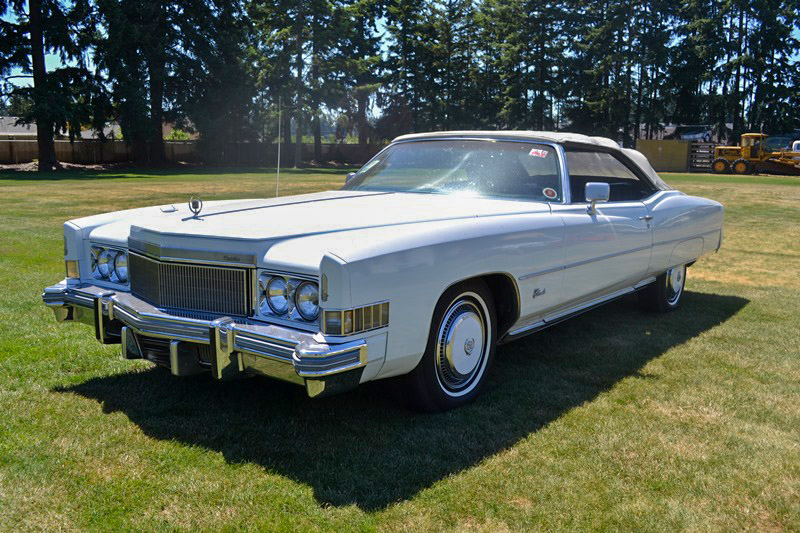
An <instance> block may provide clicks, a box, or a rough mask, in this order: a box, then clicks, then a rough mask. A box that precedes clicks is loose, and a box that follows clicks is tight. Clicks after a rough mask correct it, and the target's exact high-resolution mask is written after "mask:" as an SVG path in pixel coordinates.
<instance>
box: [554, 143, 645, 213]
mask: <svg viewBox="0 0 800 533" xmlns="http://www.w3.org/2000/svg"><path fill="white" fill-rule="evenodd" d="M566 155H567V168H568V169H569V186H570V189H571V190H572V201H573V202H585V201H586V198H585V196H584V193H585V188H586V184H587V183H588V182H590V181H594V182H601V183H608V184H609V186H610V189H611V196H610V198H609V201H610V202H624V201H634V200H642V199H644V198H647V197H648V196H650V195H651V194H652V193H653V192H654V191H655V188H654V187H653V185H652V184H650V183H649V182H647V181H645V180H642V179H640V178H639V177H638V176H637V175H636V174H634V173H633V172H632V171H631V170H630V169H629V168H628V167H627V166H625V165H624V164H623V163H622V162H621V161H620V160H619V159H617V158H616V157H614V156H613V155H612V154H609V153H606V152H594V151H591V150H570V149H567V150H566Z"/></svg>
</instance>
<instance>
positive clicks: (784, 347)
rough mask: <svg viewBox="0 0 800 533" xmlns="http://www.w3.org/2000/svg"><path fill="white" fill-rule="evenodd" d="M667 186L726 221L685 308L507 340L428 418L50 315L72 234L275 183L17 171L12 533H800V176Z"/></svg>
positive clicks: (260, 175)
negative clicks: (181, 370)
mask: <svg viewBox="0 0 800 533" xmlns="http://www.w3.org/2000/svg"><path fill="white" fill-rule="evenodd" d="M344 172H345V171H341V170H340V171H327V170H326V171H307V172H304V171H299V172H289V171H286V172H282V174H281V176H282V186H281V194H293V193H302V192H310V191H315V190H319V189H324V188H333V187H338V186H339V185H340V184H341V183H342V182H343V174H344ZM664 178H665V179H666V181H667V182H669V183H671V184H673V185H674V186H675V187H677V188H679V189H681V190H683V191H685V192H687V193H690V194H699V195H703V196H707V197H710V198H714V199H717V200H719V201H721V202H722V203H723V204H725V206H726V209H727V210H726V226H725V243H724V245H723V248H722V250H721V251H720V253H719V254H716V255H713V256H710V257H708V258H704V259H703V260H701V261H700V262H698V263H697V264H696V265H695V266H694V267H693V268H691V269H690V270H689V277H688V285H687V291H688V292H687V293H686V295H685V301H684V304H683V307H682V308H681V309H680V310H678V311H677V312H675V313H671V314H668V315H656V314H643V313H641V312H640V311H639V310H638V308H637V307H636V305H635V302H634V301H633V300H623V301H620V302H617V303H614V304H611V305H609V306H606V307H604V308H601V309H598V310H595V311H593V312H590V313H588V314H585V315H583V316H581V317H579V318H577V319H574V320H572V321H569V322H567V323H564V324H562V325H559V326H556V327H553V328H551V329H549V330H546V331H544V332H541V333H539V334H536V335H534V336H531V337H528V338H526V339H524V340H521V341H518V342H516V343H513V344H509V345H506V346H503V347H501V348H500V349H499V350H498V360H497V364H496V366H495V368H494V372H493V374H492V377H491V380H490V383H489V386H488V387H487V388H486V389H485V392H484V394H483V396H482V397H481V398H480V399H479V400H478V401H477V402H475V403H474V404H472V405H470V406H468V407H466V408H463V409H460V410H457V411H454V412H450V413H446V414H440V415H418V414H414V413H411V412H409V411H407V410H405V409H403V408H402V407H400V406H399V404H398V403H397V402H396V401H395V400H394V399H393V396H392V395H391V394H390V392H391V390H390V387H389V386H388V385H387V384H386V383H382V382H376V383H372V384H369V385H367V386H365V387H362V388H360V389H358V390H356V391H355V392H353V393H349V394H346V395H342V396H338V397H334V398H330V399H325V400H310V399H308V398H307V397H306V395H305V392H304V390H303V389H301V388H299V387H294V386H292V385H287V384H283V383H279V382H273V381H270V380H267V379H259V378H253V379H249V380H244V381H240V382H234V383H217V382H214V381H212V380H211V379H210V377H207V376H199V377H195V378H188V379H187V378H183V379H180V378H173V377H172V376H171V375H170V374H169V373H168V372H166V371H163V370H161V369H157V368H154V367H153V366H152V365H150V364H149V363H145V362H142V361H134V362H131V361H126V360H123V359H121V358H120V356H119V347H118V346H101V345H99V344H98V343H97V342H96V341H95V340H94V335H93V331H91V330H90V329H89V328H88V327H85V326H82V325H78V324H56V323H55V322H54V320H53V317H52V313H51V312H50V311H49V310H48V309H46V308H45V307H44V306H43V305H42V304H41V299H40V294H41V289H42V288H43V287H44V286H46V285H48V284H52V283H54V282H56V281H58V280H60V279H61V278H62V277H63V269H64V266H63V261H62V230H61V225H62V223H63V221H64V220H67V219H70V218H75V217H79V216H83V215H88V214H91V213H97V212H102V211H108V210H116V209H122V208H128V207H135V206H144V205H148V204H155V203H170V202H173V203H184V202H186V201H187V199H188V198H189V197H190V196H191V195H198V194H199V195H201V196H202V197H203V198H204V199H216V198H246V197H258V196H272V195H274V192H275V176H274V172H272V171H259V170H252V171H251V170H242V171H238V170H237V171H231V170H226V171H221V172H217V171H213V170H204V171H196V170H193V169H190V170H186V171H185V172H182V171H169V172H147V173H142V172H126V171H119V172H117V171H108V172H100V173H91V172H84V173H69V172H67V173H58V174H53V175H49V176H44V179H42V178H40V177H39V176H38V175H36V174H13V173H0V530H4V531H11V530H20V529H47V530H53V529H66V530H74V529H94V530H108V529H145V530H154V529H159V530H161V529H206V530H213V529H219V528H229V529H257V530H270V529H295V530H308V529H318V530H335V531H341V530H354V529H359V530H363V529H375V530H398V531H400V530H402V531H414V530H431V529H434V530H441V529H446V530H456V531H462V530H472V529H477V530H492V531H495V530H520V529H554V528H558V529H574V530H586V529H617V530H631V529H636V530H650V531H671V530H677V529H692V530H714V531H718V530H729V529H749V530H798V529H800V342H799V339H798V336H799V335H800V318H799V317H800V275H798V274H799V273H800V245H798V238H799V237H800V209H798V205H800V186H798V185H800V179H798V178H777V177H733V176H709V175H686V174H671V175H670V174H666V175H664Z"/></svg>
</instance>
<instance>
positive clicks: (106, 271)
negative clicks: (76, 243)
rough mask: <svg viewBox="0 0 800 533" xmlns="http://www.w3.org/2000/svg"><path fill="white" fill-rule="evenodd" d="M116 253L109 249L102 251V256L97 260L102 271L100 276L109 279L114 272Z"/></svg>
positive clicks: (98, 267) (99, 269) (98, 268)
mask: <svg viewBox="0 0 800 533" xmlns="http://www.w3.org/2000/svg"><path fill="white" fill-rule="evenodd" d="M115 255H116V254H115V253H114V252H113V251H111V250H108V249H104V250H103V251H102V252H100V257H99V258H98V260H97V270H98V271H99V272H100V277H101V278H103V279H109V278H110V277H111V274H113V273H114V256H115Z"/></svg>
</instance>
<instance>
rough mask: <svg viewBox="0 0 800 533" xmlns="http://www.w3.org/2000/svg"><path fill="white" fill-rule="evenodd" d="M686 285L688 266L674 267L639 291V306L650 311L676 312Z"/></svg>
mask: <svg viewBox="0 0 800 533" xmlns="http://www.w3.org/2000/svg"><path fill="white" fill-rule="evenodd" d="M685 284H686V265H679V266H676V267H672V268H670V269H669V270H667V271H666V272H664V273H663V274H661V275H660V276H658V278H656V281H655V282H654V283H651V284H650V285H648V286H647V288H645V289H642V290H641V291H639V304H641V306H642V307H644V308H645V309H648V310H650V311H661V312H666V311H674V310H675V309H677V308H678V306H679V305H680V303H681V297H682V296H683V287H684V285H685Z"/></svg>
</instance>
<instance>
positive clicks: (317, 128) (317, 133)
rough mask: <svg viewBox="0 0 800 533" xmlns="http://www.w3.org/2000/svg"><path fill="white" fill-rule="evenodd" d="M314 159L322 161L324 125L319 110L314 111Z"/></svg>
mask: <svg viewBox="0 0 800 533" xmlns="http://www.w3.org/2000/svg"><path fill="white" fill-rule="evenodd" d="M313 127H314V161H316V162H317V163H319V162H321V161H322V125H321V124H320V120H319V110H317V112H316V113H314V126H313Z"/></svg>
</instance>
